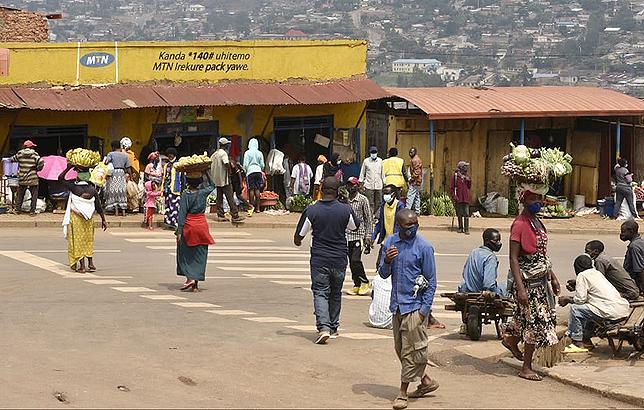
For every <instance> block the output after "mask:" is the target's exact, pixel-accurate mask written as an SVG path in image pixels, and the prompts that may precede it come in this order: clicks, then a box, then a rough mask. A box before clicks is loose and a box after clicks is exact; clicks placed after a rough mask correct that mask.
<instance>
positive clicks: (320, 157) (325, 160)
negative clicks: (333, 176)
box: [318, 155, 327, 164]
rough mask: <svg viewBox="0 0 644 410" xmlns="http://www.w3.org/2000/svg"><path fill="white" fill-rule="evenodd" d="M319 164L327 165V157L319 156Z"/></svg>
mask: <svg viewBox="0 0 644 410" xmlns="http://www.w3.org/2000/svg"><path fill="white" fill-rule="evenodd" d="M318 162H319V163H321V164H326V162H327V159H326V157H325V156H324V155H319V156H318Z"/></svg>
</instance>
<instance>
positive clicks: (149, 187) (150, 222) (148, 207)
mask: <svg viewBox="0 0 644 410" xmlns="http://www.w3.org/2000/svg"><path fill="white" fill-rule="evenodd" d="M160 195H161V191H160V190H159V184H157V183H156V182H153V181H148V182H146V183H145V221H144V224H145V225H147V227H148V229H149V230H153V229H154V213H155V212H156V209H157V198H158V197H159V196H160Z"/></svg>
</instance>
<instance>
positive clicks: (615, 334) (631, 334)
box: [596, 302, 644, 355]
mask: <svg viewBox="0 0 644 410" xmlns="http://www.w3.org/2000/svg"><path fill="white" fill-rule="evenodd" d="M596 335H597V336H598V337H601V338H605V339H606V340H608V345H609V346H610V348H611V350H612V351H613V355H617V354H618V353H619V352H620V350H621V349H622V346H623V345H624V342H627V343H628V344H630V345H631V346H633V348H635V350H637V351H639V352H641V351H642V350H644V302H633V303H631V314H630V315H629V316H628V319H626V320H625V321H622V322H618V323H612V324H607V325H605V326H601V327H600V328H599V329H597V331H596ZM615 342H617V343H615Z"/></svg>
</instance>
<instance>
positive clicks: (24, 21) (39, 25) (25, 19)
mask: <svg viewBox="0 0 644 410" xmlns="http://www.w3.org/2000/svg"><path fill="white" fill-rule="evenodd" d="M48 40H49V25H48V22H47V17H45V16H44V15H42V14H38V13H31V12H28V11H22V10H12V9H6V8H0V42H4V41H20V42H37V43H42V42H46V41H48Z"/></svg>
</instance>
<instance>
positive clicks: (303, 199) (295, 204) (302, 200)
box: [286, 195, 313, 213]
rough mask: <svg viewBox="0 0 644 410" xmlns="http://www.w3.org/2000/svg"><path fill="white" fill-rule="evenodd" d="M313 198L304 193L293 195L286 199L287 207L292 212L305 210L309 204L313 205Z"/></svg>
mask: <svg viewBox="0 0 644 410" xmlns="http://www.w3.org/2000/svg"><path fill="white" fill-rule="evenodd" d="M312 203H313V200H312V199H311V198H309V197H307V196H304V195H293V196H292V197H290V198H289V199H288V200H287V201H286V207H287V208H288V210H289V211H290V212H298V213H299V212H303V211H304V210H305V209H306V207H307V206H309V205H311V204H312Z"/></svg>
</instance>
